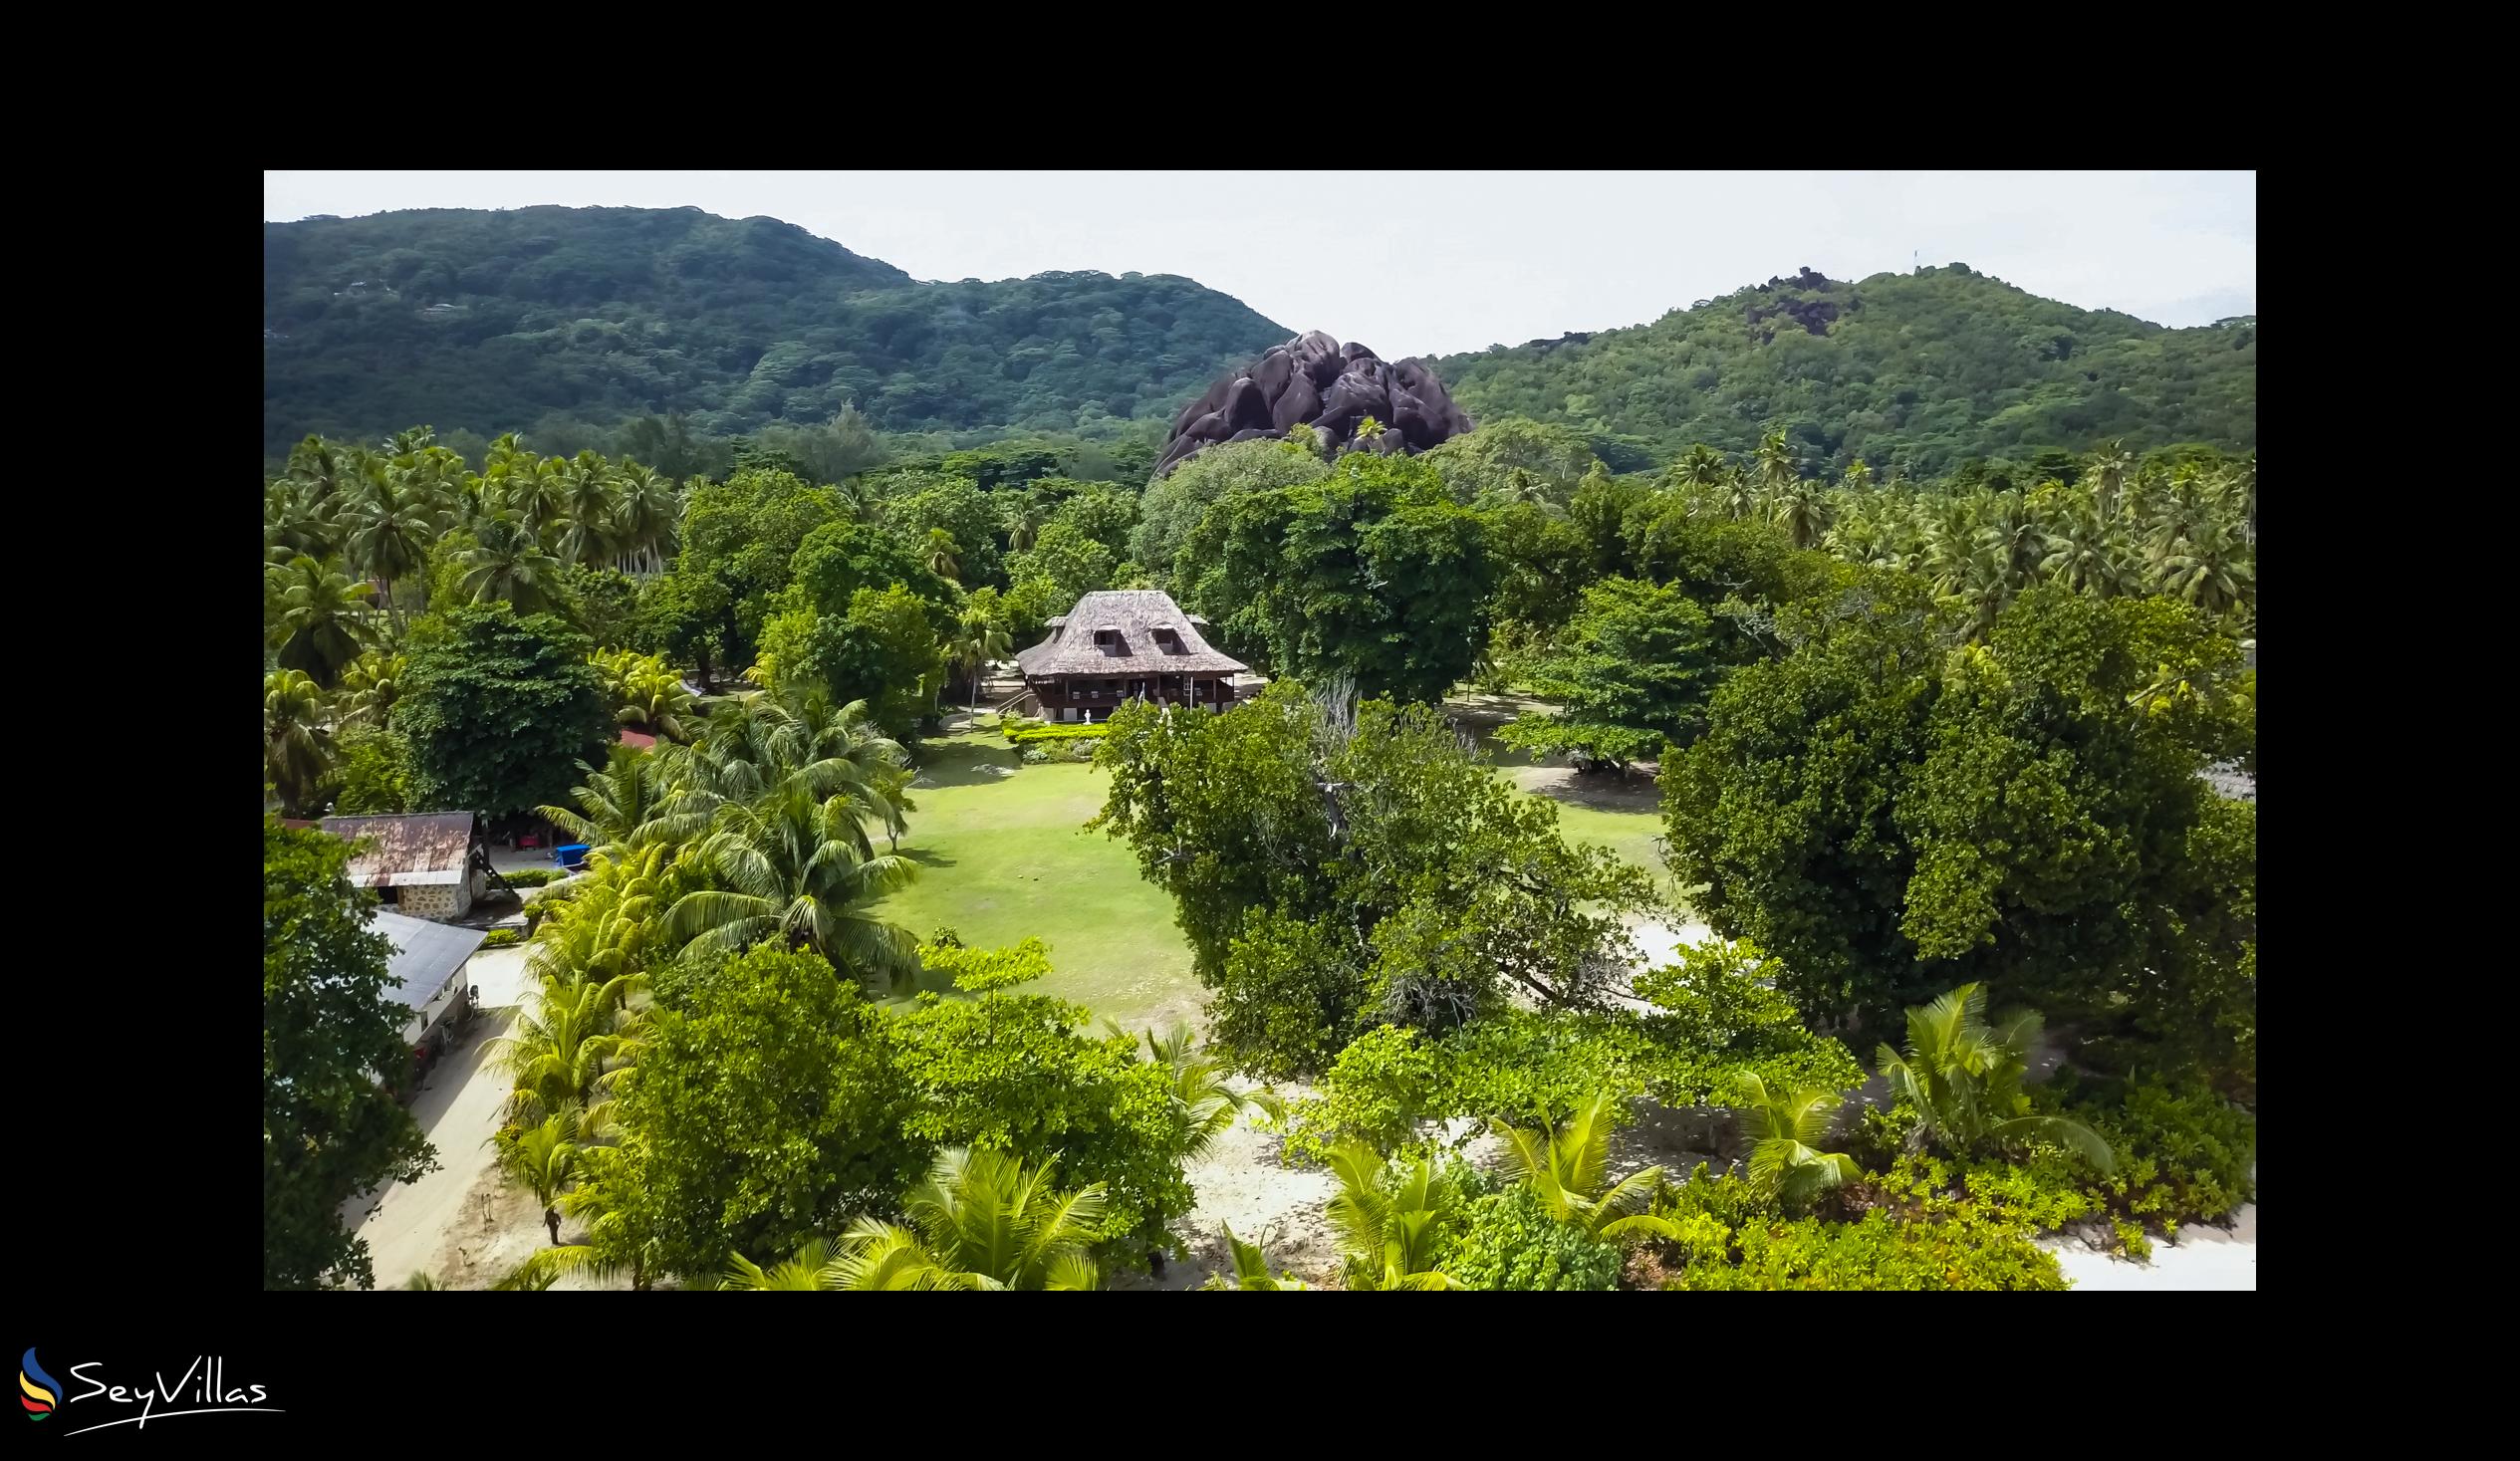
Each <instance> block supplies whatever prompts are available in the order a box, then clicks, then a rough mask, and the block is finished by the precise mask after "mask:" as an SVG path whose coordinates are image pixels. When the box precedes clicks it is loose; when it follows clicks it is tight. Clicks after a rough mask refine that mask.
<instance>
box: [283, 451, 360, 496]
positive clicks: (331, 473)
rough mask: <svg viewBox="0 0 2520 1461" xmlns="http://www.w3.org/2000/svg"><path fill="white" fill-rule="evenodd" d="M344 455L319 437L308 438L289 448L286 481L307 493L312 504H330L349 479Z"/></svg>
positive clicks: (347, 459) (348, 467) (346, 457)
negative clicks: (293, 483) (287, 479)
mask: <svg viewBox="0 0 2520 1461" xmlns="http://www.w3.org/2000/svg"><path fill="white" fill-rule="evenodd" d="M351 470H352V468H351V462H350V457H349V454H348V453H347V452H344V451H343V450H342V449H341V448H339V447H337V446H335V445H333V444H332V443H331V442H329V441H326V440H325V439H324V438H323V437H321V436H309V437H308V438H306V439H305V440H304V441H301V442H299V443H298V444H297V445H295V446H293V447H291V448H289V466H288V473H289V480H290V481H292V482H295V483H297V484H298V485H299V486H300V487H302V488H304V489H306V492H307V495H308V498H309V499H310V500H311V501H315V502H319V503H321V502H331V501H333V500H335V499H336V498H339V497H340V496H341V495H342V494H343V490H344V488H345V487H347V486H348V484H349V482H350V478H351Z"/></svg>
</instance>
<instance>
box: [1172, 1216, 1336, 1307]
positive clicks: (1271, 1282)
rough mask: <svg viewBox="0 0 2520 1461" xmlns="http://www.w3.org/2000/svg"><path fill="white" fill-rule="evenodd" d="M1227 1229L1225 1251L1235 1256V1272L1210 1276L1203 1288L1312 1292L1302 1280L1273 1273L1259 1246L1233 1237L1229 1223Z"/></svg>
mask: <svg viewBox="0 0 2520 1461" xmlns="http://www.w3.org/2000/svg"><path fill="white" fill-rule="evenodd" d="M1224 1226H1225V1248H1226V1251H1227V1252H1229V1253H1230V1254H1232V1255H1233V1265H1234V1267H1233V1272H1232V1273H1231V1274H1230V1275H1227V1274H1209V1275H1208V1276H1207V1282H1206V1283H1204V1284H1201V1285H1199V1287H1200V1288H1201V1289H1215V1290H1221V1291H1224V1292H1228V1293H1232V1292H1242V1293H1249V1292H1253V1291H1258V1290H1270V1291H1275V1290H1279V1289H1307V1290H1309V1289H1310V1288H1312V1287H1313V1286H1312V1285H1310V1284H1308V1283H1305V1282H1304V1281H1303V1280H1301V1279H1290V1278H1288V1277H1286V1276H1285V1275H1283V1274H1272V1273H1270V1272H1269V1258H1268V1255H1267V1254H1265V1253H1262V1252H1261V1251H1260V1245H1259V1244H1257V1243H1245V1242H1244V1241H1242V1240H1241V1239H1240V1238H1237V1237H1235V1236H1234V1230H1233V1227H1232V1226H1231V1225H1230V1224H1227V1225H1224Z"/></svg>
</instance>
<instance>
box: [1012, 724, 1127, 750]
mask: <svg viewBox="0 0 2520 1461" xmlns="http://www.w3.org/2000/svg"><path fill="white" fill-rule="evenodd" d="M1111 733H1112V728H1111V726H1110V724H1108V723H1107V722H1102V721H1092V722H1086V721H1080V722H1078V723H1076V724H1074V725H1045V724H1043V723H1041V722H1039V721H1033V722H1030V723H1028V724H1025V725H1020V726H1018V725H1012V724H1010V725H1009V726H1008V728H1007V730H1006V739H1007V741H1008V742H1009V743H1010V744H1012V745H1017V746H1032V745H1039V744H1041V743H1042V742H1045V741H1099V740H1101V739H1103V738H1104V737H1105V736H1108V735H1110V734H1111Z"/></svg>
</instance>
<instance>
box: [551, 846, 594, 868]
mask: <svg viewBox="0 0 2520 1461" xmlns="http://www.w3.org/2000/svg"><path fill="white" fill-rule="evenodd" d="M551 859H552V860H553V861H555V862H557V863H559V864H560V865H561V866H563V867H567V868H570V869H572V870H573V871H574V870H575V869H577V868H580V867H584V866H585V865H587V845H586V844H585V843H571V844H569V845H568V846H567V847H562V848H554V849H552V850H551Z"/></svg>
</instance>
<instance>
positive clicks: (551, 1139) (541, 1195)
mask: <svg viewBox="0 0 2520 1461" xmlns="http://www.w3.org/2000/svg"><path fill="white" fill-rule="evenodd" d="M490 1139H491V1140H492V1141H493V1142H495V1143H497V1146H498V1150H499V1170H501V1171H503V1172H505V1173H507V1174H508V1175H509V1176H510V1177H512V1178H514V1179H515V1180H516V1181H517V1183H518V1184H519V1185H521V1186H523V1187H524V1188H525V1189H526V1190H528V1191H530V1192H532V1193H533V1194H534V1200H535V1201H536V1202H539V1203H541V1204H542V1205H543V1224H544V1226H546V1227H548V1228H550V1229H551V1241H552V1246H554V1247H558V1246H559V1245H560V1207H559V1200H560V1193H561V1189H563V1188H565V1187H567V1186H568V1185H569V1184H570V1182H571V1181H573V1180H574V1179H575V1178H576V1177H577V1174H578V1153H579V1151H580V1149H581V1148H580V1147H579V1145H578V1112H577V1111H576V1110H574V1109H568V1108H564V1109H561V1110H557V1111H554V1112H553V1113H552V1114H550V1115H549V1116H546V1117H544V1118H543V1121H542V1123H541V1124H540V1125H535V1126H527V1127H524V1128H522V1129H519V1128H517V1127H512V1126H511V1127H508V1128H505V1129H503V1130H501V1131H499V1132H498V1133H497V1134H496V1135H494V1136H492V1137H491V1138H490Z"/></svg>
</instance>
